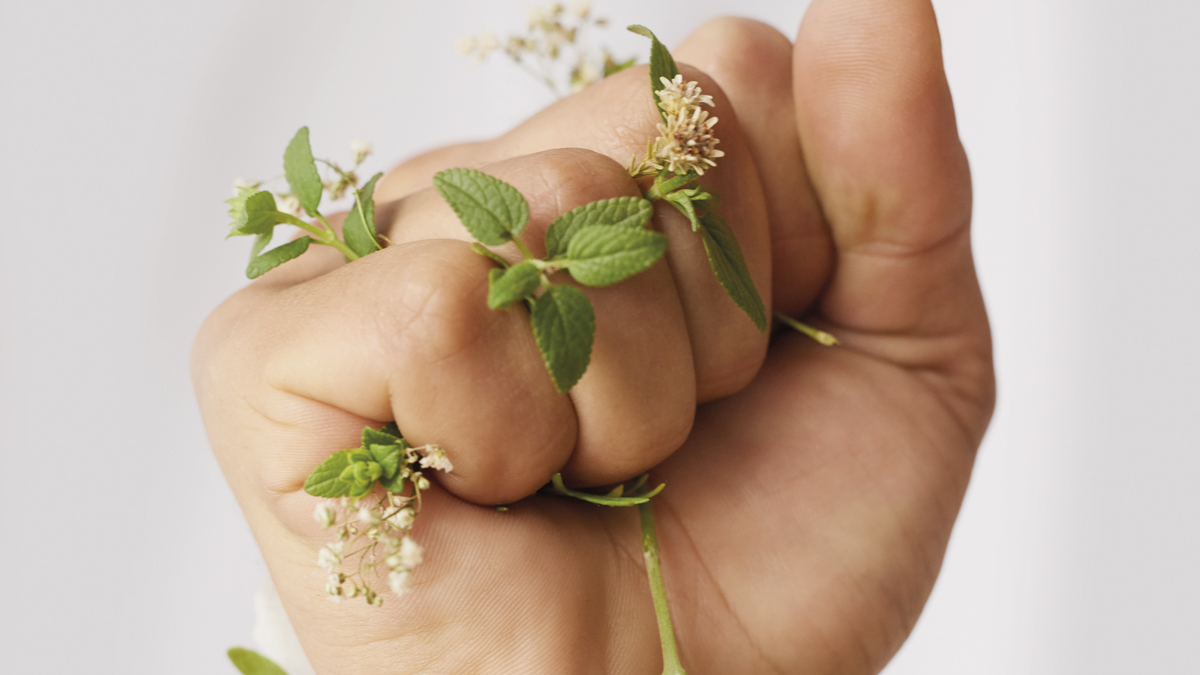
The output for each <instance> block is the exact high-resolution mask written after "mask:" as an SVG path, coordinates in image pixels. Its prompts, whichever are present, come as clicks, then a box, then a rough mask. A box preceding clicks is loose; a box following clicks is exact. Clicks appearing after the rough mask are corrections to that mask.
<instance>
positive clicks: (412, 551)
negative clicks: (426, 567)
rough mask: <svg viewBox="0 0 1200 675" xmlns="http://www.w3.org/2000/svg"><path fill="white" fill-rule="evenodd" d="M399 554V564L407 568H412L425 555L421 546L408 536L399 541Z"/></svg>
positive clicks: (419, 562) (418, 563)
mask: <svg viewBox="0 0 1200 675" xmlns="http://www.w3.org/2000/svg"><path fill="white" fill-rule="evenodd" d="M399 556H400V564H401V565H403V566H404V567H407V568H408V569H412V568H414V567H416V566H417V565H420V564H421V560H422V558H424V556H425V551H424V549H422V548H421V545H420V544H418V543H417V542H415V541H413V540H412V539H411V538H409V537H405V538H404V539H403V540H401V542H400V553H399Z"/></svg>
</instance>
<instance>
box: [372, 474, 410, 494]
mask: <svg viewBox="0 0 1200 675" xmlns="http://www.w3.org/2000/svg"><path fill="white" fill-rule="evenodd" d="M405 481H406V479H405V478H404V472H403V471H397V472H396V474H395V475H394V476H392V477H391V478H388V477H387V476H384V477H383V478H380V479H379V484H380V485H381V486H382V487H383V489H384V490H387V491H388V492H391V493H392V494H397V495H398V494H400V493H401V492H404V483H405Z"/></svg>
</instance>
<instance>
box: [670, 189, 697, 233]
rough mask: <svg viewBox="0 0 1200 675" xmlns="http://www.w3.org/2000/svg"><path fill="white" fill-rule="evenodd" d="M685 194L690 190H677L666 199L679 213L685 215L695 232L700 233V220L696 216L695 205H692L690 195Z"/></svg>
mask: <svg viewBox="0 0 1200 675" xmlns="http://www.w3.org/2000/svg"><path fill="white" fill-rule="evenodd" d="M685 192H688V190H676V191H675V192H668V193H667V195H666V196H665V197H664V199H666V200H667V202H668V203H669V204H670V205H671V206H674V207H675V208H676V209H678V210H679V212H680V213H682V214H683V217H684V218H687V219H688V222H690V223H691V224H692V231H693V232H699V231H700V218H699V217H698V216H697V215H696V207H695V205H694V204H692V199H691V198H690V197H689V196H688V195H686V194H684V193H685Z"/></svg>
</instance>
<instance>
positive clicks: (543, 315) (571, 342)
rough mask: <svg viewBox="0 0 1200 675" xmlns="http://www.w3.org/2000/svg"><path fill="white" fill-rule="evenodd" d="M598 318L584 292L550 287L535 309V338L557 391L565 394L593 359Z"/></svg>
mask: <svg viewBox="0 0 1200 675" xmlns="http://www.w3.org/2000/svg"><path fill="white" fill-rule="evenodd" d="M595 333H596V315H595V313H594V312H593V311H592V303H591V302H590V301H589V300H588V299H587V296H586V295H584V294H583V291H581V290H579V289H578V288H575V287H574V286H551V287H550V288H547V289H546V292H545V293H543V294H542V297H540V298H538V299H537V302H536V303H534V305H533V337H534V339H535V340H537V346H538V349H539V350H541V352H542V359H543V360H544V361H545V362H546V368H547V369H549V371H550V377H551V379H553V380H554V386H555V388H556V389H558V391H560V392H562V393H564V394H565V393H566V392H568V391H570V390H571V387H573V386H575V383H576V382H578V381H579V378H581V377H583V373H584V371H586V370H587V366H588V361H589V360H591V357H592V338H593V337H594V336H595Z"/></svg>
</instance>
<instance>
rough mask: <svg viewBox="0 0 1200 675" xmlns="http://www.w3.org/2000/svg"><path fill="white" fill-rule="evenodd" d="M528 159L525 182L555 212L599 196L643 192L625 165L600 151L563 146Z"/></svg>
mask: <svg viewBox="0 0 1200 675" xmlns="http://www.w3.org/2000/svg"><path fill="white" fill-rule="evenodd" d="M528 159H529V160H531V161H528V162H522V164H521V168H520V171H521V173H524V174H526V175H525V176H523V177H521V178H522V179H523V180H522V182H526V183H527V184H528V185H530V186H531V187H532V188H533V190H532V193H533V194H535V195H537V197H538V198H537V199H536V200H535V201H538V202H541V203H543V204H544V205H545V208H548V209H550V210H552V211H553V212H554V214H555V215H558V214H562V213H566V212H567V211H570V210H571V209H573V208H575V207H577V206H582V205H584V204H587V203H589V202H593V201H596V200H599V199H609V198H612V197H623V196H641V194H642V193H641V191H640V190H639V189H638V187H637V184H636V183H635V182H634V181H633V179H632V178H630V177H629V174H628V172H627V171H626V170H625V167H623V166H621V165H620V164H618V163H617V162H615V161H614V160H612V159H611V158H609V157H606V156H604V155H602V154H600V153H598V152H593V151H591V150H585V149H583V148H560V149H556V150H546V151H543V152H539V153H536V154H534V155H529V156H528ZM531 206H533V205H532V204H531Z"/></svg>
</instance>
